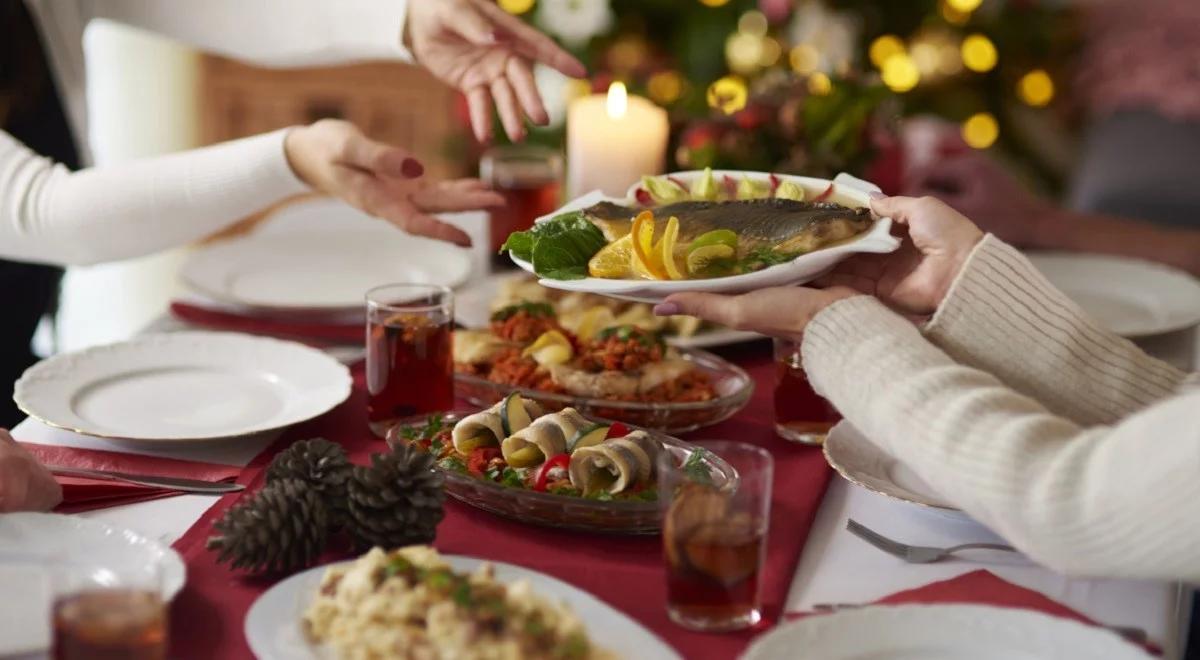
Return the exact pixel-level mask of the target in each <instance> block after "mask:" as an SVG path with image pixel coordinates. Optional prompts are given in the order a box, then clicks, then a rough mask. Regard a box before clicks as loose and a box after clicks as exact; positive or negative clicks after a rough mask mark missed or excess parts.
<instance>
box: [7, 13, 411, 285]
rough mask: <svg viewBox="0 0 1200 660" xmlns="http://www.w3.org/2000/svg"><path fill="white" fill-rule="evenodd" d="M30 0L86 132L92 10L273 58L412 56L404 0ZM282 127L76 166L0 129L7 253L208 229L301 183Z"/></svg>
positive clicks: (147, 246)
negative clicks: (406, 45)
mask: <svg viewBox="0 0 1200 660" xmlns="http://www.w3.org/2000/svg"><path fill="white" fill-rule="evenodd" d="M28 1H29V6H30V7H31V9H32V10H33V13H34V15H35V17H36V18H37V20H38V24H39V27H40V29H41V31H42V35H43V39H44V41H45V42H46V47H47V50H48V52H49V55H50V59H51V62H52V64H53V67H54V69H55V76H56V82H57V83H58V85H59V88H60V91H61V92H62V94H63V97H64V99H65V102H66V105H67V110H68V116H69V118H70V120H71V121H72V124H73V128H74V129H75V130H76V132H77V134H78V136H83V135H85V133H86V107H85V95H84V89H85V84H84V60H83V49H82V38H83V30H84V28H85V27H86V26H87V24H88V22H89V21H91V20H92V19H94V18H108V19H112V20H116V21H121V22H124V23H128V24H130V25H135V26H138V27H142V28H146V29H149V30H153V31H155V32H158V33H160V34H163V35H166V36H169V37H174V38H177V39H180V40H183V41H185V42H188V43H191V44H193V45H196V46H199V47H201V48H203V49H206V50H210V51H213V52H218V53H221V54H225V55H229V56H232V57H237V58H240V59H246V60H250V61H254V62H258V63H263V64H271V65H289V66H290V65H295V66H300V65H308V64H329V63H334V62H342V61H349V60H355V59H371V58H377V59H378V58H393V59H395V58H405V57H407V53H406V52H405V51H404V50H403V48H402V46H401V33H402V31H403V29H404V16H405V3H404V2H403V1H402V0H338V2H325V1H322V0H254V1H253V2H245V1H242V0H206V1H205V2H204V3H175V2H161V1H159V0H28ZM284 137H285V131H277V132H274V133H270V134H266V135H262V136H257V137H252V138H247V139H243V140H237V141H234V142H229V143H225V144H220V145H215V146H212V147H207V148H204V149H197V150H193V151H186V152H181V153H177V154H171V155H167V156H161V157H156V158H147V159H142V160H139V161H136V162H131V163H126V164H121V165H114V166H107V167H101V168H91V169H86V170H83V171H80V172H76V173H71V172H69V171H67V170H66V169H65V168H63V167H61V166H58V165H55V164H54V163H52V162H50V161H49V160H47V159H45V158H42V157H40V156H38V155H37V154H34V153H32V152H31V151H30V150H29V149H27V148H25V147H24V146H23V145H21V144H20V143H18V142H17V141H16V140H14V139H13V138H12V137H11V136H10V135H8V134H7V133H2V132H0V257H2V258H5V259H10V260H17V261H33V262H41V263H55V264H70V265H83V264H91V263H96V262H101V261H112V260H118V259H125V258H129V257H134V256H140V255H145V254H150V253H153V252H157V251H159V250H162V249H165V248H168V247H171V246H175V245H182V244H185V243H188V242H191V241H193V240H196V239H198V238H201V237H203V236H206V235H208V234H211V233H213V232H215V231H217V230H219V229H221V228H223V227H225V226H226V225H228V224H229V223H231V222H233V221H235V220H237V219H239V218H242V217H244V216H246V215H248V214H250V213H253V212H255V211H257V210H259V209H261V208H264V207H266V206H268V205H269V204H271V203H274V202H276V201H278V200H280V199H282V198H285V197H287V196H289V195H293V194H296V193H299V192H302V191H304V190H306V188H305V186H304V185H303V184H302V183H301V182H300V181H299V180H298V179H297V178H296V177H295V176H294V175H293V173H292V171H291V169H290V167H289V166H288V163H287V158H286V155H285V153H284V149H283V140H284ZM78 141H79V142H81V143H83V144H84V145H85V146H86V139H80V140H78Z"/></svg>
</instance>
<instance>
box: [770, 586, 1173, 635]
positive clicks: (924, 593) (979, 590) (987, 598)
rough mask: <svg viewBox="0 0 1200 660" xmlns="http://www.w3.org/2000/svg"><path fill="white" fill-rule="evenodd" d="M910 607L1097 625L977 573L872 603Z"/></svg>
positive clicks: (1033, 594)
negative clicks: (979, 608) (1016, 611)
mask: <svg viewBox="0 0 1200 660" xmlns="http://www.w3.org/2000/svg"><path fill="white" fill-rule="evenodd" d="M913 603H924V604H934V603H938V604H942V603H969V604H974V605H995V606H996V607H1015V608H1020V609H1026V610H1037V611H1038V612H1042V613H1045V614H1049V615H1052V616H1058V617H1062V618H1064V619H1071V620H1073V621H1078V622H1080V623H1086V624H1088V625H1093V626H1094V625H1100V624H1098V623H1097V622H1096V621H1094V620H1092V619H1090V618H1088V617H1086V616H1084V615H1082V614H1080V613H1079V612H1076V611H1075V610H1073V609H1071V608H1069V607H1067V606H1066V605H1063V604H1062V603H1060V602H1058V601H1056V600H1054V599H1052V598H1049V597H1047V596H1045V595H1043V594H1041V593H1039V592H1037V591H1033V590H1032V589H1026V588H1025V587H1021V586H1017V585H1015V584H1013V583H1011V582H1008V581H1007V580H1003V579H1001V578H999V577H997V576H996V574H994V573H992V572H991V571H985V570H978V571H971V572H970V573H963V574H962V575H959V576H958V577H953V578H950V579H948V580H941V581H939V582H931V583H929V584H927V585H924V586H921V587H917V588H915V589H908V590H906V591H900V592H897V593H894V594H892V595H890V596H885V597H883V598H880V599H879V600H877V601H875V602H874V603H873V604H875V605H908V604H913ZM806 616H813V614H812V613H810V612H804V613H791V614H788V616H787V618H789V619H799V618H803V617H806ZM1144 647H1145V648H1146V650H1148V651H1150V652H1151V653H1154V654H1155V655H1161V653H1162V649H1160V648H1158V647H1157V646H1155V645H1154V644H1151V643H1146V644H1145V645H1144Z"/></svg>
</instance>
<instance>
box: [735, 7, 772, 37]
mask: <svg viewBox="0 0 1200 660" xmlns="http://www.w3.org/2000/svg"><path fill="white" fill-rule="evenodd" d="M768 27H769V25H768V24H767V16H766V14H764V13H762V12H761V11H756V10H751V11H748V12H746V13H744V14H742V17H741V18H739V19H738V32H744V33H746V34H752V35H754V36H756V37H765V36H767V28H768Z"/></svg>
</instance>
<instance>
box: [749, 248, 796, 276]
mask: <svg viewBox="0 0 1200 660" xmlns="http://www.w3.org/2000/svg"><path fill="white" fill-rule="evenodd" d="M802 254H804V253H803V252H780V251H778V250H776V249H775V248H770V247H760V248H755V249H753V250H751V251H750V253H749V254H747V255H746V256H745V257H743V258H742V260H741V261H740V262H739V263H738V270H740V271H741V272H743V273H750V272H753V271H756V270H762V269H763V268H768V267H770V266H777V265H779V264H785V263H787V262H789V261H791V260H792V259H795V258H796V257H798V256H800V255H802Z"/></svg>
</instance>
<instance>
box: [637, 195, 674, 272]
mask: <svg viewBox="0 0 1200 660" xmlns="http://www.w3.org/2000/svg"><path fill="white" fill-rule="evenodd" d="M630 233H631V234H633V266H634V268H633V269H634V271H635V272H637V271H641V272H643V273H645V274H646V275H649V279H654V280H666V279H670V277H669V276H668V275H667V273H666V271H665V270H663V265H662V263H661V262H660V260H659V259H658V258H657V255H655V253H654V245H653V240H654V214H653V213H651V212H650V211H642V212H641V213H639V214H637V217H636V218H634V219H633V229H632V231H631V232H630Z"/></svg>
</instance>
